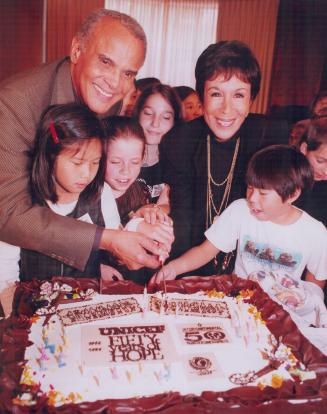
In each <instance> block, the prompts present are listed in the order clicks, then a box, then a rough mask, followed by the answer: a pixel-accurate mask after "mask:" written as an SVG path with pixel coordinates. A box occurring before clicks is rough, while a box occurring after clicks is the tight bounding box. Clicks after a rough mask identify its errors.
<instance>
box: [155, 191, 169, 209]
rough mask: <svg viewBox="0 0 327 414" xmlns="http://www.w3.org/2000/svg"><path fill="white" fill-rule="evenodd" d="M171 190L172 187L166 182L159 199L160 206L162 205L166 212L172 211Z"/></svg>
mask: <svg viewBox="0 0 327 414" xmlns="http://www.w3.org/2000/svg"><path fill="white" fill-rule="evenodd" d="M169 192H170V187H169V185H168V184H165V186H164V188H163V190H162V191H161V194H160V196H159V198H158V201H157V204H158V206H160V208H162V209H163V211H164V212H165V213H166V214H169V213H170V199H169Z"/></svg>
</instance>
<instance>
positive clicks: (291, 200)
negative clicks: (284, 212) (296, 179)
mask: <svg viewBox="0 0 327 414" xmlns="http://www.w3.org/2000/svg"><path fill="white" fill-rule="evenodd" d="M300 195H301V190H300V189H299V188H297V189H296V190H295V191H294V194H292V195H291V196H290V197H289V198H288V199H287V200H286V203H287V204H293V203H294V201H295V200H297V199H298V198H299V197H300Z"/></svg>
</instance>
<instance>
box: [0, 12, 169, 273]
mask: <svg viewBox="0 0 327 414" xmlns="http://www.w3.org/2000/svg"><path fill="white" fill-rule="evenodd" d="M145 54H146V37H145V34H144V31H143V29H142V27H141V26H140V25H139V24H138V23H137V22H136V21H135V20H134V19H133V18H131V17H130V16H127V15H125V14H122V13H119V12H115V11H111V10H105V9H101V10H98V11H95V12H94V13H92V14H91V15H90V16H89V17H88V18H87V19H86V20H85V22H84V23H83V25H82V26H81V28H80V31H79V32H78V33H77V35H76V36H75V37H74V39H73V41H72V47H71V54H70V57H66V58H64V59H61V60H59V61H56V62H53V63H49V64H45V65H42V66H40V67H38V68H35V69H33V70H30V71H28V72H24V73H22V74H18V75H16V76H14V77H12V78H9V79H7V80H5V81H3V82H2V83H1V84H0V142H1V144H0V239H1V240H2V241H5V242H8V243H11V244H14V245H17V246H21V247H24V248H28V249H32V250H36V251H39V252H41V253H44V254H46V255H49V256H51V257H53V258H57V259H59V260H61V261H63V262H64V263H66V264H68V265H70V266H73V267H76V268H78V269H81V270H82V269H83V268H84V266H85V264H86V262H87V260H88V257H89V255H90V252H91V251H92V249H98V248H101V249H105V250H107V251H109V252H110V253H111V254H114V255H115V256H117V257H118V258H119V259H120V260H121V261H122V262H123V263H124V264H126V265H127V266H128V267H129V268H131V269H137V268H140V267H142V266H147V267H153V268H154V267H157V266H158V265H159V262H158V259H157V255H159V254H160V253H161V251H160V248H159V246H158V245H157V244H156V243H155V242H154V241H152V240H150V239H148V238H146V237H144V236H143V235H141V234H139V233H131V232H126V231H120V230H108V229H100V228H98V227H97V226H95V225H92V224H89V223H84V222H81V221H78V220H74V219H72V218H68V217H62V216H59V215H56V214H54V213H53V212H52V211H51V210H50V209H48V208H46V207H41V206H37V205H33V204H32V200H31V196H30V193H29V164H30V153H31V151H32V150H33V146H34V136H35V129H36V125H37V122H38V120H39V119H40V116H41V114H42V112H43V111H44V110H45V108H46V107H48V106H49V105H52V104H61V103H67V102H72V101H77V102H82V103H84V104H85V105H87V106H88V107H89V108H90V109H91V110H92V111H94V112H96V113H97V114H99V115H100V116H107V115H109V114H115V113H118V112H119V110H120V108H121V101H122V99H123V97H124V96H125V95H126V94H127V93H128V91H129V90H130V89H131V88H132V85H133V82H134V78H135V76H136V74H137V72H138V70H139V69H140V67H141V66H142V64H143V62H144V59H145ZM149 252H150V253H153V254H150V253H149Z"/></svg>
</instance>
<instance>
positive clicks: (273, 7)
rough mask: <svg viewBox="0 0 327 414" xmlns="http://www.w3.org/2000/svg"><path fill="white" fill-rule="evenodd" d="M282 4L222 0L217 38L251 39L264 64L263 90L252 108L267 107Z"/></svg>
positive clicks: (268, 0)
mask: <svg viewBox="0 0 327 414" xmlns="http://www.w3.org/2000/svg"><path fill="white" fill-rule="evenodd" d="M278 6H279V0H219V17H218V28H217V40H218V41H219V40H235V39H237V40H241V41H243V42H245V43H247V44H248V45H249V46H250V47H251V49H252V50H253V52H254V54H255V56H256V58H257V59H258V61H259V64H260V67H261V72H262V81H261V90H260V93H259V95H258V96H257V98H256V100H255V101H254V103H253V105H252V108H251V112H260V113H265V112H266V110H267V106H268V100H269V90H270V79H271V68H272V61H273V54H274V46H275V34H276V26H277V17H278Z"/></svg>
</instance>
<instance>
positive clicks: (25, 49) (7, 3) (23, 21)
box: [0, 0, 43, 80]
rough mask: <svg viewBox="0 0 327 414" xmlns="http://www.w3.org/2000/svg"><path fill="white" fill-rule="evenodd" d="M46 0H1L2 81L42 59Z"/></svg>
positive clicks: (0, 65) (0, 50) (0, 53)
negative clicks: (43, 16)
mask: <svg viewBox="0 0 327 414" xmlns="http://www.w3.org/2000/svg"><path fill="white" fill-rule="evenodd" d="M42 14H43V0H33V1H26V0H1V1H0V62H1V63H0V80H2V79H4V78H6V77H8V76H10V75H11V74H13V73H16V72H20V71H21V70H25V69H29V68H31V67H33V66H35V65H38V64H39V63H40V62H41V59H42V41H41V39H42Z"/></svg>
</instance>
